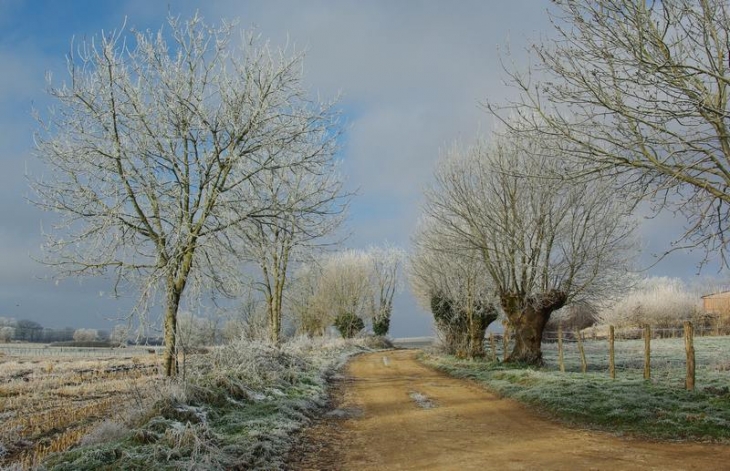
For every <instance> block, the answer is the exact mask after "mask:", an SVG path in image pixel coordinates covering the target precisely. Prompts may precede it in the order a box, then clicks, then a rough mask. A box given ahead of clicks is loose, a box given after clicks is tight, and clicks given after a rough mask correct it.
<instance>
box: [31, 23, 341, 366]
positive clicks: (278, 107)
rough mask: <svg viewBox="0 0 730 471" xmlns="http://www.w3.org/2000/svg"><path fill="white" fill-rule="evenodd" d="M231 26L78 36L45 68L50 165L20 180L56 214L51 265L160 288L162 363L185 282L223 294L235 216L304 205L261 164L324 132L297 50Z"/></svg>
mask: <svg viewBox="0 0 730 471" xmlns="http://www.w3.org/2000/svg"><path fill="white" fill-rule="evenodd" d="M233 31H234V29H233V26H232V25H229V24H223V26H220V27H211V26H208V25H205V24H204V23H203V22H202V20H201V19H200V18H199V17H197V16H195V17H193V18H192V19H191V20H189V21H186V22H181V21H179V20H178V19H176V18H170V19H169V30H166V31H164V32H163V31H162V30H161V31H160V32H159V33H152V32H133V34H132V37H131V38H127V37H125V35H124V34H123V31H119V32H114V33H112V34H107V35H104V36H103V37H101V38H98V39H94V40H91V41H88V42H83V43H82V44H81V45H80V46H79V47H78V48H77V49H76V50H75V51H74V52H73V53H72V55H71V56H70V57H69V58H68V72H69V79H68V82H67V83H64V84H62V85H60V86H52V85H50V78H49V93H50V95H51V97H53V98H54V99H55V100H56V102H57V107H56V108H52V109H51V110H49V112H48V114H47V116H46V117H45V118H43V117H39V122H40V125H41V130H40V132H39V133H38V135H37V137H36V142H37V154H38V156H39V157H40V158H41V159H42V160H43V161H44V162H45V163H46V165H47V169H48V171H49V175H48V176H47V177H38V178H36V179H35V181H34V182H33V185H34V187H35V191H36V193H37V195H38V204H39V205H40V206H41V207H43V208H45V209H48V210H53V211H57V212H58V213H60V215H61V221H60V223H59V224H58V225H57V227H55V229H56V230H55V231H54V232H53V234H52V235H50V236H49V238H48V244H47V246H48V249H49V252H50V256H49V257H48V259H47V261H48V263H51V264H53V265H55V266H57V267H58V268H59V270H61V272H62V273H64V274H72V275H98V274H104V273H110V272H111V273H112V274H113V275H114V276H115V277H116V279H117V282H118V283H119V282H130V283H133V284H136V285H138V286H140V287H141V291H142V299H149V298H150V297H151V296H153V295H154V293H155V290H156V289H158V288H159V289H161V291H162V292H163V293H164V335H165V347H166V348H165V372H166V374H167V375H174V374H176V371H177V364H176V338H175V333H176V332H177V328H176V323H177V313H178V309H179V308H180V305H181V302H182V301H183V299H184V298H183V297H184V295H185V296H186V297H187V299H193V298H194V297H195V296H196V295H198V294H200V293H203V292H218V293H223V294H226V295H233V294H235V291H236V290H235V288H236V286H237V282H238V280H239V278H240V276H239V266H238V265H239V263H240V262H239V260H238V255H239V254H240V250H241V247H242V246H243V245H244V244H245V241H242V240H241V239H240V237H239V232H238V231H237V229H239V228H240V227H241V225H242V224H243V223H245V222H247V221H250V220H252V219H265V220H267V221H270V220H272V218H278V217H285V216H286V217H292V215H293V217H297V215H300V214H302V213H303V212H306V209H305V208H290V207H286V206H284V207H282V205H281V204H282V201H272V200H271V199H270V198H267V197H266V192H265V191H261V190H262V187H261V184H262V182H263V181H267V180H266V178H267V177H265V175H267V174H268V173H271V172H279V173H281V172H285V170H284V169H291V171H292V172H294V171H296V170H295V169H305V170H308V169H311V168H315V169H316V168H321V167H320V161H321V154H319V153H313V152H312V149H317V148H320V149H329V148H330V147H331V144H329V143H328V142H329V141H332V140H334V139H335V137H336V135H337V123H336V121H335V120H334V119H333V113H332V112H331V107H330V105H329V104H322V103H318V102H314V101H312V100H310V99H309V98H308V96H307V93H306V92H305V90H304V88H303V85H302V71H303V68H302V60H303V56H302V54H300V53H297V52H289V51H286V50H275V49H273V48H272V47H270V46H269V45H268V43H266V42H262V41H261V40H260V39H259V37H258V36H257V35H255V34H247V35H243V36H242V37H241V41H240V43H239V42H234V41H233ZM168 38H169V40H168ZM168 41H169V42H168ZM310 159H313V160H310Z"/></svg>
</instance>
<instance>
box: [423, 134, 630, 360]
mask: <svg viewBox="0 0 730 471" xmlns="http://www.w3.org/2000/svg"><path fill="white" fill-rule="evenodd" d="M552 144H553V143H552V142H551V141H550V140H548V139H545V138H543V137H541V136H539V135H532V136H531V138H530V139H528V138H526V137H525V136H519V140H518V137H517V136H515V135H514V134H511V133H505V134H502V135H496V137H495V138H494V140H493V142H491V143H489V144H487V143H483V142H480V143H478V144H476V145H474V146H471V147H468V148H466V149H462V148H459V147H455V148H454V149H453V150H452V151H451V152H450V153H449V154H447V155H446V157H445V159H444V160H443V161H442V162H441V164H440V166H439V168H438V169H437V172H436V178H435V180H436V183H435V185H434V186H433V187H432V188H431V189H430V191H428V192H427V202H426V205H425V212H426V214H427V215H428V217H429V218H431V219H432V220H433V230H434V231H435V232H436V234H437V238H438V240H439V243H440V244H441V246H442V247H443V249H444V250H446V251H457V252H459V251H461V252H463V253H465V254H473V253H478V254H479V256H480V257H481V260H482V263H483V266H484V270H485V274H484V276H485V277H489V279H490V280H491V284H492V286H494V289H495V292H496V295H497V296H498V297H499V302H500V305H501V307H502V309H503V311H504V313H505V315H506V316H507V318H508V319H509V323H510V325H511V328H512V329H513V331H514V339H515V346H514V350H513V352H512V353H511V354H510V356H509V359H510V361H515V362H525V363H531V364H539V363H541V361H542V352H541V348H540V343H541V340H542V334H543V329H544V327H545V324H546V323H547V321H548V320H549V318H550V315H551V314H552V313H553V312H554V311H555V310H557V309H560V308H561V307H563V306H564V305H565V304H566V303H569V302H572V301H578V300H590V299H593V298H596V297H600V296H602V295H605V294H607V293H609V292H612V291H613V290H614V289H615V288H616V286H618V285H621V284H622V282H623V281H624V280H625V279H626V271H627V265H628V264H629V261H630V259H631V257H632V256H633V255H634V252H633V251H632V250H631V249H632V248H633V247H634V239H633V237H632V234H633V230H634V227H635V223H634V221H633V219H632V218H631V217H629V213H630V210H631V209H632V208H631V206H630V204H629V203H628V202H627V201H626V200H625V199H622V198H620V195H617V194H616V192H615V190H614V189H613V188H612V187H611V186H610V185H609V184H607V183H606V182H604V181H602V180H594V181H590V182H587V181H585V180H574V179H572V178H571V175H572V174H573V172H574V171H575V170H576V168H575V166H574V164H573V163H572V161H571V160H570V159H569V158H566V157H567V156H565V155H561V154H554V153H553V151H554V149H555V148H554V147H552Z"/></svg>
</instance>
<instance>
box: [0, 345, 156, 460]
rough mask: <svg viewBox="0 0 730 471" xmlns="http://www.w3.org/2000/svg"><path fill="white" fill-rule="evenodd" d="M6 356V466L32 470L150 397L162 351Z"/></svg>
mask: <svg viewBox="0 0 730 471" xmlns="http://www.w3.org/2000/svg"><path fill="white" fill-rule="evenodd" d="M99 355H100V356H99V357H98V358H93V359H89V358H79V357H78V356H74V355H72V354H69V355H65V356H57V355H55V354H54V355H49V356H40V355H32V356H16V355H7V354H6V355H3V356H0V421H2V423H3V426H2V428H0V466H3V467H5V466H12V465H15V466H16V467H22V468H31V467H33V466H34V465H36V464H38V463H39V462H40V461H41V460H42V459H43V457H45V456H46V455H48V454H49V453H52V452H57V451H63V450H66V449H68V448H69V447H71V446H73V445H75V444H76V443H78V442H79V441H80V440H81V439H82V438H83V437H84V436H85V435H86V434H88V433H89V432H90V431H91V430H93V429H94V428H95V427H97V426H98V425H99V423H101V422H103V421H104V420H108V419H112V420H114V419H115V418H116V419H119V420H123V418H122V417H117V416H121V415H123V414H124V413H125V412H126V411H128V410H129V409H130V408H132V407H135V408H136V407H139V406H141V405H142V404H140V402H145V401H146V399H145V398H147V397H149V391H150V389H151V386H152V385H153V384H154V383H155V378H157V377H159V375H158V368H159V365H158V362H159V361H158V358H157V356H156V355H145V356H133V355H130V356H127V357H120V356H118V355H113V356H107V357H104V356H103V355H104V351H100V352H99Z"/></svg>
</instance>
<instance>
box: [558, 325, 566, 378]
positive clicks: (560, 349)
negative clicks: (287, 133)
mask: <svg viewBox="0 0 730 471" xmlns="http://www.w3.org/2000/svg"><path fill="white" fill-rule="evenodd" d="M558 365H560V372H561V373H565V362H564V361H563V324H562V323H560V324H559V325H558Z"/></svg>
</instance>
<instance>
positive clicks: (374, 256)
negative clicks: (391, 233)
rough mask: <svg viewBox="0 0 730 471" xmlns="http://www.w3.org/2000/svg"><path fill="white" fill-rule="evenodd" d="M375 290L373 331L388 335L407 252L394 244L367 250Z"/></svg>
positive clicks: (372, 315)
mask: <svg viewBox="0 0 730 471" xmlns="http://www.w3.org/2000/svg"><path fill="white" fill-rule="evenodd" d="M367 257H368V258H369V262H370V263H369V265H370V278H371V281H370V283H371V286H372V291H373V300H372V309H373V313H372V314H371V317H372V322H373V333H374V334H375V335H387V334H388V331H389V330H390V317H391V315H392V313H393V297H395V293H396V292H397V290H398V289H399V287H400V283H401V271H402V269H403V262H404V260H405V253H404V252H403V251H402V250H400V249H398V248H396V247H392V246H385V247H371V248H370V249H368V251H367Z"/></svg>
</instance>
